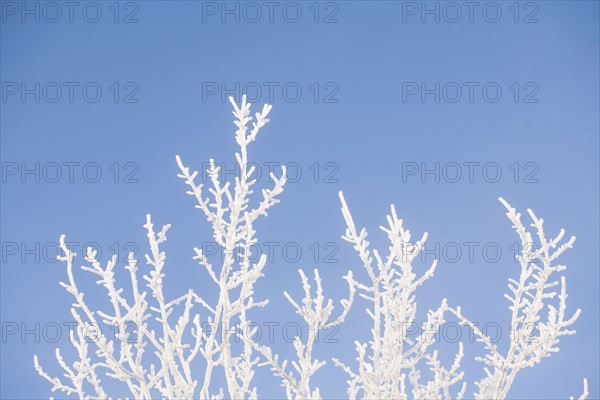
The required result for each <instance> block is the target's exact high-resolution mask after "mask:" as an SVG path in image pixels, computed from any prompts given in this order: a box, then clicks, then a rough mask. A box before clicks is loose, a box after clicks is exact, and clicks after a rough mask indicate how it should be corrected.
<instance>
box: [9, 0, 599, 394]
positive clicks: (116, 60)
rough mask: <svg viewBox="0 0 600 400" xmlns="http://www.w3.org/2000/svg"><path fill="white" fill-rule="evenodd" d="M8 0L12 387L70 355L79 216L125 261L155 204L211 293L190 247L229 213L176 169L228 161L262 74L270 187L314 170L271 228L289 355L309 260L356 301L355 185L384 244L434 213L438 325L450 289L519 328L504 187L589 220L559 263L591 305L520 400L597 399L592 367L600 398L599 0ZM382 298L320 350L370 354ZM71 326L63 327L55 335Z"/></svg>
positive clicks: (486, 315) (552, 215)
mask: <svg viewBox="0 0 600 400" xmlns="http://www.w3.org/2000/svg"><path fill="white" fill-rule="evenodd" d="M0 4H1V6H2V21H1V30H0V33H1V39H0V45H1V68H0V72H1V81H2V99H1V103H0V105H1V107H2V111H1V122H0V123H1V125H0V126H1V130H2V135H1V155H2V180H3V181H2V193H1V201H2V212H1V221H2V227H1V234H2V239H1V241H2V267H1V278H2V279H1V302H0V309H1V312H2V315H1V320H2V332H3V340H2V347H1V349H2V354H1V365H0V368H1V371H2V374H1V381H0V387H1V388H2V389H1V397H2V398H11V399H12V398H44V397H48V396H49V395H50V392H49V389H50V387H49V384H48V383H47V382H46V381H44V380H42V379H41V378H40V377H38V376H37V374H36V373H35V371H34V369H33V363H32V356H33V354H34V353H37V354H38V355H39V356H40V359H41V360H42V363H43V365H44V366H45V367H46V368H47V369H48V370H49V371H50V372H55V373H56V372H58V368H57V364H56V362H55V360H54V356H53V352H54V348H55V347H56V346H57V345H58V346H60V347H62V348H63V349H65V354H66V355H67V356H69V355H72V351H71V347H70V345H69V343H68V339H67V338H66V336H65V333H66V331H67V327H66V325H64V324H65V323H68V322H70V321H71V316H70V313H69V310H68V308H69V305H70V303H71V299H70V297H69V295H68V294H67V293H66V292H65V291H64V290H63V289H62V288H61V287H60V286H59V285H58V281H59V280H62V279H64V277H65V269H64V266H63V265H62V264H59V263H56V262H54V261H53V259H52V258H53V257H54V255H55V254H56V247H55V245H54V244H53V243H55V242H56V241H57V240H58V238H59V235H60V234H61V233H66V234H67V240H68V241H71V242H77V244H76V245H75V246H76V251H77V252H78V253H79V254H81V253H82V249H81V247H82V245H83V244H84V243H90V242H95V243H97V245H98V246H99V247H100V248H101V250H102V252H103V260H106V259H107V258H108V255H109V253H112V252H113V251H114V249H115V248H119V249H120V252H119V254H120V258H121V259H123V258H124V255H125V252H124V250H123V249H124V248H128V249H129V248H138V249H139V250H138V252H137V253H138V255H139V256H140V257H142V256H143V253H144V252H145V251H147V245H146V242H145V232H144V230H143V228H142V225H143V224H144V222H145V214H146V213H152V215H153V218H154V221H155V224H156V225H162V224H166V223H171V224H172V225H173V228H172V230H171V231H170V236H169V241H168V242H167V244H166V246H165V247H164V250H165V251H166V252H167V260H168V263H167V267H166V271H165V272H166V274H167V282H168V284H167V285H168V286H167V289H166V290H167V292H168V293H169V294H170V295H172V296H175V295H178V294H180V293H183V291H184V290H186V289H187V288H188V287H190V286H191V287H193V288H195V289H197V290H198V292H200V293H204V294H205V295H206V296H207V297H208V298H211V296H214V293H215V292H214V288H213V287H212V286H210V282H209V279H208V276H207V275H206V274H204V273H203V272H202V271H201V270H200V267H198V266H197V265H196V264H195V262H194V261H193V260H192V255H193V252H192V248H193V247H194V246H201V245H202V244H203V243H204V244H205V245H210V243H208V244H207V243H206V242H210V240H211V233H210V229H209V227H208V225H207V223H206V221H205V220H204V218H203V217H202V216H201V215H200V214H199V211H198V210H195V209H194V208H193V202H192V199H191V198H190V197H189V196H186V195H185V190H186V189H185V187H184V185H183V182H182V181H180V180H179V179H178V178H177V177H176V174H177V165H176V162H175V154H180V155H181V156H182V158H183V159H184V161H185V162H186V163H187V164H189V165H191V166H193V167H195V168H197V169H200V168H202V166H203V163H204V162H206V161H208V159H209V158H215V159H216V160H217V162H224V163H225V166H226V167H227V168H231V166H232V162H233V152H234V151H235V142H234V136H233V132H234V126H233V124H232V123H231V119H232V118H231V114H230V106H229V104H228V103H224V102H223V101H222V98H223V96H224V95H225V94H227V93H225V92H229V91H233V92H234V93H233V94H238V93H239V92H241V90H243V88H244V87H245V88H246V90H247V92H248V94H249V96H250V97H252V98H253V99H255V100H257V102H258V103H261V107H262V103H264V102H267V101H270V100H272V101H273V104H274V109H273V111H272V114H271V121H272V122H271V123H270V124H269V125H268V126H267V128H265V129H264V131H263V132H261V134H260V136H259V138H258V141H257V142H256V143H255V144H253V145H252V148H251V149H250V157H251V158H252V159H253V160H255V161H256V162H258V163H259V165H260V166H261V171H262V175H263V177H262V179H261V181H260V184H263V185H266V184H268V182H267V179H266V175H267V172H268V166H269V165H272V164H271V163H273V162H279V163H282V162H285V163H289V165H293V166H295V170H296V171H300V172H301V174H302V175H301V176H298V178H297V180H298V181H297V182H295V183H290V184H289V185H288V187H287V190H286V191H285V193H284V195H283V196H282V203H281V204H279V205H278V206H277V207H276V208H274V209H273V210H272V212H271V213H270V216H269V218H268V220H264V221H261V222H260V223H259V224H257V226H256V228H257V231H258V237H259V244H260V245H261V246H262V247H261V249H263V251H265V250H266V249H267V246H269V244H268V243H270V242H277V243H278V245H277V246H275V249H274V253H273V259H272V260H271V261H272V262H270V263H269V265H268V266H267V268H266V276H265V277H264V278H263V279H262V280H261V281H260V283H259V284H258V285H257V288H256V292H257V294H258V297H269V298H270V299H271V303H270V305H269V306H268V307H267V308H266V309H264V310H259V311H257V312H256V313H255V314H253V315H254V318H255V319H256V320H257V321H260V322H262V323H267V322H279V323H280V324H281V325H279V327H278V328H276V330H275V342H274V343H273V347H274V350H275V351H277V352H279V353H281V354H283V355H290V351H291V350H292V345H291V344H290V343H287V342H286V341H285V340H284V338H283V334H282V331H281V328H282V327H283V325H284V324H285V323H287V322H299V320H298V319H297V315H295V314H294V312H293V308H292V307H291V306H290V305H289V304H288V303H287V301H286V300H285V298H284V297H283V296H282V291H283V290H284V289H287V290H288V291H290V292H291V293H293V294H296V295H298V296H299V295H300V292H301V286H300V282H299V279H298V276H297V272H296V270H297V269H298V268H300V267H302V268H304V269H305V270H308V271H310V270H311V269H312V268H313V267H314V266H318V267H319V268H320V270H321V275H322V277H323V279H324V286H325V290H326V294H328V295H329V296H330V297H333V298H334V299H335V300H336V302H337V299H339V298H341V297H342V296H345V288H344V282H343V281H342V280H341V279H340V278H341V276H343V275H344V274H345V272H346V271H347V270H348V269H352V270H353V271H354V272H355V275H356V276H357V277H359V278H364V274H363V271H362V267H361V265H360V264H359V260H358V257H357V256H356V254H355V253H354V251H353V249H352V247H351V245H349V244H347V243H345V242H343V241H342V240H341V239H340V235H341V234H342V233H343V231H344V223H343V219H342V216H341V213H340V211H339V202H338V198H337V192H338V191H339V190H344V192H345V194H346V198H347V200H348V202H349V205H350V207H351V209H352V210H353V213H354V217H355V220H356V222H357V224H358V225H360V226H365V227H367V228H368V229H370V237H371V240H372V243H373V245H374V246H376V247H378V248H380V249H381V251H383V252H385V251H386V249H387V243H386V242H385V237H384V235H383V233H381V232H379V231H378V230H377V227H378V226H379V225H380V224H383V223H384V222H385V214H386V213H387V212H388V210H389V204H390V203H394V204H396V206H397V210H398V213H399V215H400V216H401V217H402V218H404V220H405V223H406V224H407V226H408V228H410V229H411V230H412V231H413V232H414V233H415V234H416V235H420V234H421V233H422V232H424V231H428V232H430V241H431V248H429V247H428V249H430V250H431V252H430V253H429V255H428V256H427V257H426V258H427V259H426V260H425V261H429V262H430V261H431V260H432V259H433V257H434V256H435V255H436V253H437V254H438V255H440V257H441V261H440V266H439V269H438V272H437V274H436V276H435V277H434V278H433V279H432V280H430V281H429V282H428V283H427V284H426V285H425V286H424V287H422V288H421V289H419V292H418V304H419V314H418V319H419V320H422V318H423V316H424V315H425V312H426V310H427V309H429V308H432V307H436V306H437V305H438V304H439V302H440V301H441V299H442V297H447V298H448V300H449V302H450V303H451V304H452V305H462V306H463V311H464V312H465V314H467V315H469V316H470V317H471V318H472V319H473V320H475V321H480V323H481V324H482V325H484V324H486V323H488V324H492V323H493V324H497V325H498V326H501V327H504V330H503V335H502V336H501V337H500V338H499V346H500V347H501V348H505V347H506V344H507V342H506V340H507V324H508V321H509V310H508V309H507V302H506V300H505V299H503V297H502V295H503V293H504V292H505V290H506V284H507V279H508V278H509V277H510V276H516V275H517V273H518V268H517V265H516V264H515V263H514V261H513V259H512V255H513V254H514V253H513V252H514V243H515V241H516V240H517V236H516V235H515V233H514V232H513V230H512V229H511V224H510V222H509V221H508V220H507V219H506V217H505V216H504V211H503V208H502V206H501V205H500V203H499V202H498V201H497V197H498V196H503V197H504V198H506V199H507V200H508V201H509V202H511V203H512V204H513V206H515V207H517V208H518V209H520V210H521V211H523V212H524V211H525V209H526V208H528V207H531V208H533V209H534V210H535V211H536V213H537V214H538V215H539V216H542V217H543V218H544V219H545V220H546V224H547V225H546V226H547V230H548V232H552V233H555V232H557V231H558V230H559V229H560V228H561V227H564V228H566V230H567V234H573V235H576V236H577V241H576V243H575V248H574V249H572V250H570V251H568V252H567V253H565V255H564V259H563V263H565V264H567V265H568V266H569V269H568V270H567V271H566V275H567V283H568V293H569V299H568V306H569V309H570V310H571V311H574V310H575V309H576V308H582V310H583V312H582V315H581V317H580V319H579V321H578V322H577V323H576V325H575V329H577V331H578V333H577V335H576V336H574V337H566V338H564V339H563V340H562V342H561V345H560V348H561V351H560V352H559V353H558V354H554V355H553V356H552V357H551V358H549V359H545V360H544V361H543V362H542V363H541V364H540V365H538V366H536V367H535V368H533V369H528V370H525V371H522V373H521V375H520V376H519V377H518V378H517V380H516V381H515V383H514V385H513V388H512V390H511V392H510V396H511V397H512V398H521V399H522V398H545V399H549V398H566V397H568V396H569V395H571V394H572V395H579V394H580V392H581V386H582V378H583V377H588V379H589V382H590V393H591V395H590V398H598V397H599V396H600V392H599V391H598V387H599V385H600V382H599V380H598V376H599V372H600V370H599V343H598V333H599V295H598V293H599V274H598V243H599V239H600V238H599V235H598V233H599V232H598V229H599V228H598V226H599V224H598V218H599V216H598V182H599V177H598V170H599V164H598V154H599V143H598V138H599V125H598V123H599V121H598V110H599V97H598V96H599V91H598V88H599V82H598V71H599V69H600V66H599V58H598V57H599V54H598V51H599V43H598V41H599V36H600V35H599V26H598V24H599V22H598V21H599V6H598V2H596V1H569V2H567V1H564V2H563V1H539V2H521V3H513V2H498V3H488V2H477V4H476V5H475V6H473V8H471V9H470V8H469V7H467V6H465V5H462V4H463V3H462V2H459V3H436V2H427V4H426V6H425V5H423V3H421V2H391V1H369V2H367V1H339V2H320V3H315V2H313V1H309V2H287V3H276V4H275V5H273V6H269V5H265V4H264V3H263V2H256V3H253V2H251V3H236V2H229V3H228V5H227V7H228V9H224V7H225V6H223V5H222V3H221V2H199V1H198V2H195V1H174V2H166V1H143V2H129V3H124V2H123V3H120V4H119V5H118V7H116V6H115V5H114V4H113V2H98V3H88V2H81V3H80V2H75V3H73V5H72V6H71V7H72V8H69V7H70V6H66V5H62V2H57V3H52V2H51V3H45V2H33V1H31V2H25V3H23V2H9V1H2V2H1V3H0ZM236 4H237V6H236ZM457 4H458V8H457V7H456V5H457ZM515 4H517V5H516V6H515ZM25 7H26V8H25ZM235 7H237V8H235ZM424 7H427V10H433V11H432V12H433V14H431V13H428V12H427V10H424ZM436 7H437V8H436ZM436 10H437V11H436ZM436 13H437V14H436ZM436 19H437V20H438V21H439V22H438V21H436ZM94 21H96V22H94ZM115 21H117V22H115ZM126 22H127V23H126ZM271 96H272V99H269V97H271ZM436 97H437V99H436ZM436 100H438V101H436ZM436 163H438V164H436ZM457 167H458V168H457ZM436 168H438V171H439V176H437V177H436V175H435V170H436ZM292 169H293V168H292V167H290V174H292V172H293V171H292ZM423 169H426V170H433V171H434V172H432V173H428V174H425V175H424V176H421V173H422V172H423ZM27 171H30V172H27ZM457 172H460V176H458V175H457ZM470 172H471V175H470V174H469V173H470ZM98 173H101V175H97V174H98ZM498 173H501V176H497V174H498ZM436 178H438V179H437V180H438V182H436ZM471 242H475V243H476V244H474V245H472V246H474V252H473V256H472V257H469V247H468V246H469V245H465V243H471ZM314 243H316V246H315V244H314ZM435 243H437V244H438V246H439V248H438V249H439V250H438V251H436V250H435ZM317 248H318V249H319V251H318V253H317V251H316V249H317ZM284 249H285V250H284ZM297 249H300V250H301V251H302V255H301V257H300V259H299V260H296V258H297V257H296V256H295V251H296V250H297ZM484 249H485V251H484ZM498 249H499V250H500V251H501V254H500V255H498V256H497V255H496V252H497V250H498ZM457 251H459V252H460V253H457ZM82 261H83V260H81V259H79V260H78V263H77V265H80V264H81V263H82ZM416 268H417V270H418V271H423V270H424V267H422V266H418V267H416ZM77 272H78V275H77V276H78V277H79V278H80V282H81V289H82V290H84V291H85V292H86V296H87V297H88V299H89V301H90V302H91V303H94V304H98V305H99V306H100V307H106V306H107V303H106V301H105V299H104V294H103V291H102V290H101V288H100V287H97V286H95V284H94V281H93V279H92V278H91V277H89V276H85V274H83V273H82V271H77ZM118 277H121V278H123V279H125V275H123V273H122V272H119V274H118ZM125 282H126V281H125ZM123 285H124V286H126V285H125V284H123ZM365 306H366V304H365V303H362V302H358V303H357V304H356V306H355V307H354V309H353V310H352V312H351V313H350V315H349V318H348V320H347V322H346V323H345V324H344V325H342V326H341V327H340V329H339V332H337V333H335V335H334V336H333V338H334V339H336V340H337V341H338V342H337V343H320V344H319V345H318V347H317V350H316V354H317V357H318V358H320V359H326V360H330V358H331V357H332V356H338V357H341V358H342V359H343V360H346V361H347V362H349V363H353V358H354V344H353V339H354V338H359V339H360V340H366V338H367V336H368V331H367V330H366V326H367V316H366V314H365V313H364V307H365ZM36 323H39V325H37V326H36ZM57 324H58V326H61V327H62V330H61V333H62V336H61V337H60V338H59V339H58V342H57V343H49V342H48V340H44V337H46V339H48V338H54V337H55V336H56V326H57ZM15 329H18V331H17V332H16V333H14V334H11V332H13V331H14V330H15ZM24 329H27V330H29V331H30V333H28V334H26V335H24V337H22V336H21V334H22V333H23V330H24ZM290 332H292V331H290ZM36 334H38V335H39V336H40V338H39V339H40V340H39V343H37V342H36ZM463 341H465V342H469V338H468V337H463ZM447 342H448V341H442V343H440V345H439V346H440V348H441V351H442V352H443V353H444V354H445V356H444V357H443V360H445V361H448V360H451V358H452V357H453V354H454V352H455V351H456V347H457V345H456V344H452V343H447ZM481 350H482V349H481V346H480V344H479V343H467V346H466V356H465V360H464V362H463V368H464V370H465V371H466V375H467V381H468V382H469V388H468V391H467V393H468V394H471V393H473V391H475V389H476V388H475V386H474V384H473V382H474V381H476V380H478V379H480V378H481V377H482V376H483V371H482V368H481V365H480V364H479V363H477V362H475V361H473V357H474V356H475V355H478V354H481ZM352 365H353V364H352ZM345 379H346V377H345V374H344V373H343V372H342V371H340V370H339V369H337V368H335V367H333V365H332V363H331V362H329V364H328V365H327V366H326V367H324V368H323V369H322V370H321V371H320V372H319V373H318V374H317V376H316V378H315V383H316V384H318V385H319V386H320V387H321V393H322V394H323V396H324V397H326V398H340V397H344V396H345V390H346V386H345ZM256 383H257V385H258V386H259V389H260V390H259V394H260V395H261V397H264V398H273V397H280V396H282V395H283V394H284V392H283V389H282V388H280V387H279V381H278V380H276V379H275V378H273V377H271V375H270V372H269V371H268V370H267V369H266V368H265V369H262V370H260V371H259V372H258V373H257V377H256ZM117 395H119V394H117Z"/></svg>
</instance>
